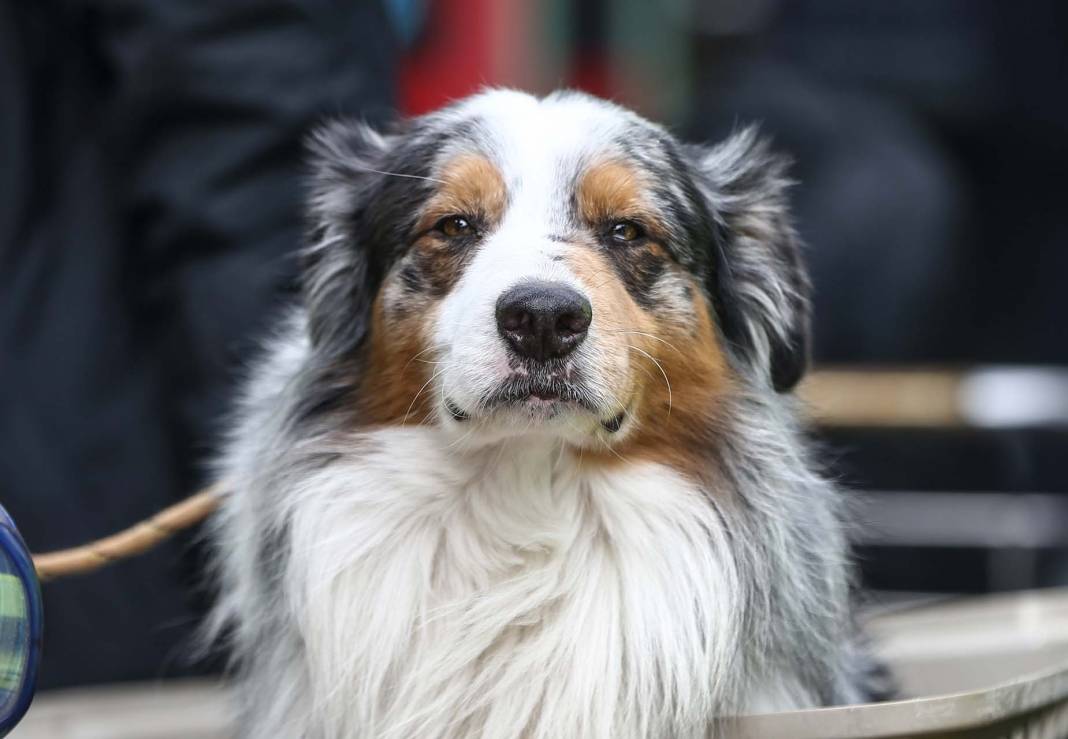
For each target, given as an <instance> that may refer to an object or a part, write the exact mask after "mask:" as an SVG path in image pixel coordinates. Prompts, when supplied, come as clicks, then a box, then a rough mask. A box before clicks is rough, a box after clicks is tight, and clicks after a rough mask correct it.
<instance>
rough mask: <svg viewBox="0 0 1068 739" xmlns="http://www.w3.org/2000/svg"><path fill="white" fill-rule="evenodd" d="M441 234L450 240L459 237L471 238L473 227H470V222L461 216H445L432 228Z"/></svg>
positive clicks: (473, 231)
mask: <svg viewBox="0 0 1068 739" xmlns="http://www.w3.org/2000/svg"><path fill="white" fill-rule="evenodd" d="M434 228H436V229H437V230H438V231H441V233H443V234H445V235H446V236H448V237H449V238H450V239H458V238H460V237H461V236H472V235H474V233H475V227H474V226H473V225H471V221H469V220H467V219H466V218H464V217H463V216H445V217H444V218H442V219H441V220H440V221H438V224H437V225H436V226H435V227H434Z"/></svg>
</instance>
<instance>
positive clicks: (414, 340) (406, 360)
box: [355, 292, 434, 426]
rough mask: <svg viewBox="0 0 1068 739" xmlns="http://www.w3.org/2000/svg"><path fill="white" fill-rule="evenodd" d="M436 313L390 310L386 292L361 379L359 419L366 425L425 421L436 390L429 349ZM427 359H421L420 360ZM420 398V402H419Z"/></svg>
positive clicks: (374, 320)
mask: <svg viewBox="0 0 1068 739" xmlns="http://www.w3.org/2000/svg"><path fill="white" fill-rule="evenodd" d="M433 313H434V311H403V312H395V311H387V310H386V308H385V306H384V301H383V296H382V292H380V293H379V295H378V297H377V299H376V300H375V303H374V306H373V307H372V317H371V330H370V335H369V340H370V345H369V346H368V350H367V361H366V364H365V366H364V369H363V377H361V378H360V383H359V390H358V398H357V403H356V406H357V417H356V418H355V422H356V423H357V424H358V425H361V426H374V425H387V424H395V425H400V424H403V423H406V424H409V425H411V424H424V423H427V422H428V417H429V415H430V411H431V409H432V403H433V400H434V392H433V391H432V389H431V388H430V387H429V386H425V383H426V382H427V380H428V379H429V377H430V374H429V372H428V369H427V368H428V367H431V366H432V365H430V364H428V363H427V362H429V361H431V360H432V359H433V357H431V356H430V353H429V352H426V349H427V346H428V344H427V341H426V339H425V338H424V337H426V336H428V335H429V324H430V322H431V321H432V320H433V319H432V316H433ZM421 359H422V360H425V361H419V360H421ZM413 401H414V402H413Z"/></svg>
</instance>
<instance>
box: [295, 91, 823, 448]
mask: <svg viewBox="0 0 1068 739" xmlns="http://www.w3.org/2000/svg"><path fill="white" fill-rule="evenodd" d="M314 152H315V166H316V178H315V190H314V194H313V198H312V207H311V215H312V220H313V234H312V240H313V244H312V246H311V248H310V249H309V250H308V263H307V265H306V274H305V298H306V301H307V310H308V315H309V322H310V324H309V325H310V330H311V333H312V343H313V346H314V347H315V351H316V352H317V353H318V354H319V355H320V356H321V357H322V358H323V359H324V360H325V361H327V362H353V363H354V365H353V366H357V367H358V370H357V371H358V374H359V379H358V380H357V381H356V383H357V385H358V386H359V388H360V390H359V392H358V397H359V403H358V405H359V409H358V413H359V414H360V416H361V418H360V420H361V422H363V423H369V424H372V423H393V424H398V423H432V424H438V425H441V426H443V427H444V428H446V429H452V430H455V431H457V432H458V433H459V432H462V433H464V434H465V436H469V437H470V438H472V439H494V438H501V437H503V436H509V435H516V434H548V435H553V436H556V437H560V438H563V439H565V440H568V441H569V442H572V443H575V444H578V445H581V446H585V447H588V448H591V449H593V448H597V447H598V446H603V443H605V442H606V443H608V444H617V443H619V442H621V441H622V440H623V439H626V438H628V437H633V436H634V435H635V433H636V431H635V430H636V429H637V428H642V429H644V432H645V434H646V435H650V436H652V437H656V438H659V439H661V440H663V439H664V437H665V434H668V433H669V432H670V430H671V429H673V428H678V429H681V430H682V432H683V433H689V432H693V431H694V429H695V428H696V427H698V426H700V425H701V422H700V421H698V420H697V416H700V415H701V414H707V413H708V412H710V411H714V406H715V403H716V398H717V397H721V396H722V394H723V393H726V392H729V391H730V388H737V387H739V386H740V384H745V385H747V386H749V387H751V388H756V389H757V390H760V389H763V388H767V389H768V391H769V392H770V391H771V390H774V391H779V392H782V391H786V390H789V389H790V388H791V387H792V386H793V385H794V384H795V383H796V382H797V381H798V380H799V378H800V377H801V375H802V373H803V371H804V368H805V365H806V356H807V351H808V315H807V313H808V307H807V297H806V296H807V282H806V278H805V275H804V272H803V269H802V267H801V263H800V256H799V252H798V244H797V239H796V237H795V235H794V232H793V230H792V228H791V225H790V221H789V218H788V215H787V212H786V208H785V202H784V189H785V187H786V185H787V182H786V180H785V179H784V167H785V164H784V162H783V161H782V160H781V159H779V158H777V157H775V156H773V155H772V154H771V153H770V152H769V151H768V149H767V148H766V146H765V145H764V143H762V142H761V141H760V140H758V139H757V137H756V136H755V135H754V134H753V132H752V131H745V132H742V133H739V134H737V135H735V136H734V137H733V138H731V139H730V140H728V141H726V142H725V143H723V144H721V145H719V146H717V147H714V148H702V147H697V146H688V145H684V144H681V143H679V142H678V141H676V140H675V139H674V138H673V137H672V136H671V135H670V134H669V133H668V132H666V131H665V130H664V129H663V128H661V127H659V126H657V125H654V124H652V123H649V122H648V121H646V120H644V119H642V118H640V117H638V116H637V115H635V114H633V113H631V112H629V111H626V110H624V109H622V108H620V107H618V106H616V105H613V104H610V103H607V102H604V101H601V100H597V99H594V98H591V97H588V96H586V95H582V94H578V93H569V92H568V93H558V94H554V95H550V96H549V97H547V98H544V99H537V98H534V97H531V96H529V95H526V94H522V93H518V92H512V91H500V90H495V91H488V92H485V93H482V94H480V95H477V96H475V97H472V98H469V99H467V100H464V101H461V102H459V103H457V104H455V105H453V106H451V107H449V108H447V109H445V110H442V111H440V112H437V113H434V114H431V115H428V116H424V117H422V118H417V119H414V120H410V121H407V122H405V123H403V124H401V125H400V126H399V127H398V128H397V129H396V130H394V131H391V132H387V133H379V132H377V131H374V130H372V129H370V128H368V127H366V126H363V125H352V124H343V123H339V124H335V125H333V126H329V127H327V128H325V129H324V130H322V131H320V132H319V134H318V136H317V137H316V139H315V144H314ZM687 429H689V431H687ZM592 441H598V442H601V444H593V443H591V442H592ZM665 443H667V442H665Z"/></svg>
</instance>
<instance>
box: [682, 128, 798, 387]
mask: <svg viewBox="0 0 1068 739" xmlns="http://www.w3.org/2000/svg"><path fill="white" fill-rule="evenodd" d="M693 156H694V158H695V159H696V165H697V169H698V173H699V178H700V180H701V182H700V184H701V187H700V189H701V190H702V191H703V195H704V197H705V200H706V202H707V205H708V207H709V210H710V211H711V214H712V218H713V219H714V221H715V228H716V232H717V233H716V239H715V242H716V243H715V244H714V247H713V248H714V249H716V251H717V253H716V254H714V255H713V256H714V260H713V265H712V270H711V273H710V275H709V280H710V284H709V292H710V294H711V296H712V301H713V305H714V306H715V308H716V312H717V318H718V319H719V322H720V325H721V328H722V330H723V333H724V336H725V337H726V338H727V340H728V342H729V343H730V344H731V345H732V346H734V347H735V348H736V349H737V350H738V352H739V353H740V354H741V355H742V358H743V359H744V360H746V361H748V362H750V363H751V364H752V365H754V367H755V369H756V370H757V371H759V372H761V373H763V372H767V373H769V377H770V380H771V385H772V386H773V387H774V388H775V390H777V391H778V392H786V391H788V390H790V389H792V388H793V387H794V386H795V385H796V384H797V383H798V381H799V380H800V379H801V377H802V376H803V375H804V374H805V370H806V369H807V368H808V360H809V347H810V343H811V337H810V326H809V293H810V285H809V281H808V275H807V274H806V272H805V268H804V265H803V263H802V259H801V244H800V240H799V238H798V236H797V233H796V232H795V231H794V228H793V223H792V221H791V218H790V213H789V207H788V204H787V198H786V190H787V188H788V187H789V186H790V185H791V184H792V183H791V181H790V179H789V178H788V177H787V174H786V170H787V168H788V166H789V164H790V162H789V159H787V158H786V157H783V156H781V155H778V154H776V153H774V152H772V151H771V149H770V147H769V146H768V143H767V141H766V140H764V139H762V138H760V136H758V134H757V131H756V129H755V128H748V129H745V130H743V131H741V132H740V133H737V134H735V135H733V136H732V137H731V138H729V139H728V140H727V141H725V142H724V143H722V144H719V145H718V146H715V147H712V148H695V150H693Z"/></svg>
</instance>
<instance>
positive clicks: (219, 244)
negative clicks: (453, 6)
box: [0, 0, 393, 687]
mask: <svg viewBox="0 0 1068 739" xmlns="http://www.w3.org/2000/svg"><path fill="white" fill-rule="evenodd" d="M392 61H393V47H392V41H391V34H390V33H389V31H388V29H387V27H386V23H385V20H384V16H383V14H382V12H381V11H380V9H379V8H378V7H377V5H376V4H374V3H370V2H344V3H340V2H327V1H326V0H322V1H320V2H316V1H313V0H307V1H304V2H302V1H300V0H261V1H259V2H256V3H243V2H242V3H231V2H208V1H206V0H205V1H203V2H189V1H188V0H181V1H180V0H174V1H173V2H163V1H156V0H129V1H126V0H99V1H97V0H84V1H80V2H79V1H75V0H69V1H68V2H60V1H58V0H33V2H29V1H27V2H5V3H3V4H0V195H2V197H0V502H2V503H3V505H4V506H5V507H7V509H8V510H9V511H10V513H11V514H12V516H13V517H14V518H15V520H16V522H17V523H18V525H19V527H20V529H21V530H22V533H23V535H24V536H25V538H26V540H27V542H28V543H29V545H30V546H31V548H33V549H34V550H35V551H43V550H49V549H54V548H57V547H68V546H72V545H76V544H79V543H82V542H84V541H86V540H87V539H90V538H93V537H99V536H102V535H105V534H107V533H110V532H112V531H114V530H116V529H119V528H122V527H124V526H127V525H130V524H132V523H134V522H135V521H137V520H139V519H141V518H143V517H145V516H148V515H150V514H152V513H153V512H155V511H157V510H158V509H160V508H162V507H164V506H166V505H168V504H170V503H173V502H175V501H177V500H179V499H180V498H182V497H183V496H185V495H186V494H188V493H190V492H192V491H193V490H194V489H195V488H197V487H198V485H200V484H201V483H202V482H203V481H204V479H205V472H206V462H207V461H209V460H210V458H211V454H212V449H213V445H214V440H215V439H216V438H217V433H218V430H219V428H220V425H221V419H222V418H223V416H224V414H225V409H226V407H227V404H228V400H229V398H230V395H231V389H232V387H233V383H234V381H235V379H236V378H237V377H238V376H239V374H240V367H241V360H242V358H243V357H246V356H247V355H248V353H249V351H250V350H251V349H253V348H254V337H255V336H256V335H257V333H258V332H259V331H260V329H261V328H262V327H263V326H264V325H265V323H266V322H268V320H269V319H270V317H271V315H272V313H273V309H274V307H275V306H276V304H277V303H278V302H279V299H280V298H281V297H282V295H283V294H284V293H285V292H286V291H287V290H288V289H289V286H290V285H291V283H292V277H293V273H294V260H293V259H292V254H293V252H294V250H295V249H297V248H298V247H299V245H300V238H301V231H302V223H301V212H300V203H301V193H302V184H301V170H302V144H301V139H302V137H303V136H304V135H305V133H306V131H307V130H308V128H309V127H310V126H311V125H312V124H313V123H314V122H315V121H316V120H317V119H319V118H321V117H323V116H324V115H334V114H342V113H352V114H359V115H363V116H365V117H369V118H371V119H376V118H379V117H382V116H383V115H384V114H385V113H386V112H387V111H388V109H389V106H390V105H391V103H392V87H393V80H392ZM190 542H191V539H190V538H189V537H184V538H181V539H179V540H177V541H175V542H173V543H171V544H168V545H166V546H163V547H161V548H160V549H158V550H157V551H155V552H153V553H151V554H150V555H148V556H145V557H142V558H139V559H136V560H133V561H129V562H126V563H123V564H120V565H117V566H114V567H111V568H108V569H105V570H103V571H102V572H100V573H99V574H95V575H92V576H87V577H80V578H75V579H71V580H63V581H59V582H56V583H54V584H48V585H46V586H45V587H44V597H45V608H46V644H45V657H44V664H43V669H42V687H54V686H60V685H69V684H74V683H87V682H97V681H105V680H126V679H144V678H156V677H160V676H165V675H174V674H181V673H185V672H188V671H190V670H194V669H200V668H194V667H193V666H192V665H190V664H189V661H188V659H187V655H188V653H189V650H188V648H187V645H188V640H189V639H190V633H191V628H192V627H193V626H194V625H195V623H196V622H197V620H198V617H199V615H200V614H201V612H202V610H203V609H202V600H203V595H202V592H201V590H199V589H198V588H197V587H194V586H195V585H196V583H197V582H198V581H199V578H200V576H199V575H198V567H197V563H196V560H197V557H196V556H195V553H196V548H195V546H191V543H190Z"/></svg>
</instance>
